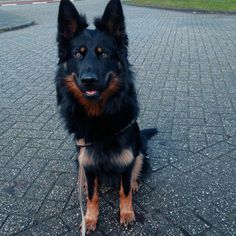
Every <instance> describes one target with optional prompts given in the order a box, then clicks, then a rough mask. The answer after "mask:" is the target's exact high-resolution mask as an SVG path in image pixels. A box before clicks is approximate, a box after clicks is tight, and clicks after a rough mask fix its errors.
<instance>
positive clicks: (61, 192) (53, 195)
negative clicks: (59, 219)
mask: <svg viewBox="0 0 236 236" xmlns="http://www.w3.org/2000/svg"><path fill="white" fill-rule="evenodd" d="M72 190H73V188H72V187H66V186H57V185H55V186H54V187H53V189H52V190H51V192H50V194H49V195H48V197H47V199H49V200H54V201H62V202H63V201H66V199H68V198H69V196H70V195H71V192H72Z"/></svg>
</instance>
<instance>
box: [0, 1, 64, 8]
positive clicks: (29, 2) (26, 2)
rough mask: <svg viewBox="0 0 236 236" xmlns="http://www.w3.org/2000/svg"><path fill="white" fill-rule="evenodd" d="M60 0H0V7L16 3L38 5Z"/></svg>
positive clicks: (15, 4)
mask: <svg viewBox="0 0 236 236" xmlns="http://www.w3.org/2000/svg"><path fill="white" fill-rule="evenodd" d="M59 2H60V0H26V1H18V2H17V1H9V2H4V1H3V2H0V7H10V6H17V5H28V4H32V5H39V4H47V3H59Z"/></svg>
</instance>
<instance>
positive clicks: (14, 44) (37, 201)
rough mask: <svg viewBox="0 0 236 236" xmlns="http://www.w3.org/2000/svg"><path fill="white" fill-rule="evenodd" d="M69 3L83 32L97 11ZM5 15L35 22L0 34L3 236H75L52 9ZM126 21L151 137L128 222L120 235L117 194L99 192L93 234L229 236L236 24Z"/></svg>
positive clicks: (169, 18) (131, 10)
mask: <svg viewBox="0 0 236 236" xmlns="http://www.w3.org/2000/svg"><path fill="white" fill-rule="evenodd" d="M75 4H76V5H77V6H78V8H79V9H81V10H82V12H85V13H86V14H87V16H88V19H89V21H90V22H91V21H92V17H94V16H97V15H98V14H102V12H103V10H104V6H105V4H106V1H105V0H104V1H101V0H93V1H88V0H85V1H78V2H75ZM2 12H4V14H5V13H6V14H9V13H11V14H14V15H15V14H17V15H19V16H21V17H22V18H24V19H28V20H29V21H35V22H36V23H37V24H36V25H34V26H32V27H28V28H24V29H21V30H18V31H11V32H4V33H1V34H0V43H1V48H0V68H1V69H0V77H1V81H0V127H1V128H0V235H12V234H16V235H22V236H25V235H68V236H71V235H78V234H79V224H80V221H81V215H80V209H79V201H78V195H77V185H76V179H77V171H78V168H77V163H76V161H75V160H76V150H75V147H74V144H73V138H72V137H71V136H69V135H68V134H67V133H66V131H65V130H64V124H63V122H62V120H61V119H60V117H59V114H58V113H59V112H58V110H57V106H56V95H55V86H54V75H55V70H56V63H57V60H58V59H57V48H56V39H55V37H56V23H57V22H56V21H57V12H58V3H54V4H48V5H37V6H36V5H35V6H33V5H21V6H11V7H4V8H1V13H2ZM124 12H125V15H126V22H127V32H128V34H129V39H130V62H131V63H132V64H133V65H134V71H135V72H136V74H137V79H136V85H137V91H138V96H139V102H140V108H141V109H140V116H139V119H138V121H139V124H140V127H141V128H146V127H157V129H158V131H159V133H158V134H157V135H156V136H155V137H154V138H153V139H152V140H151V141H150V143H149V155H148V156H149V161H150V165H151V169H150V170H149V174H148V175H147V176H146V178H145V179H144V180H143V181H142V182H141V188H140V191H139V192H138V193H137V194H135V195H134V197H133V199H134V208H135V212H136V218H137V222H136V223H135V224H134V225H133V226H131V227H129V228H128V229H124V228H122V227H121V226H120V225H119V222H118V211H119V198H118V192H114V191H113V190H111V189H107V188H103V189H101V193H100V196H101V198H100V216H99V224H98V228H97V231H96V232H95V233H93V234H92V235H112V236H114V235H139V236H140V235H148V236H149V235H173V236H176V235H178V236H181V235H185V236H186V235H204V236H205V235H206V236H211V235H214V236H218V235H229V236H233V235H235V232H236V221H235V213H236V203H235V199H236V191H235V189H236V184H235V177H236V173H235V169H236V166H235V165H236V93H235V91H236V82H235V81H236V80H235V79H236V52H235V40H236V25H235V20H236V16H235V15H219V14H200V13H197V14H193V13H185V12H175V11H167V10H158V9H150V8H140V7H133V6H124ZM84 200H85V199H83V201H84Z"/></svg>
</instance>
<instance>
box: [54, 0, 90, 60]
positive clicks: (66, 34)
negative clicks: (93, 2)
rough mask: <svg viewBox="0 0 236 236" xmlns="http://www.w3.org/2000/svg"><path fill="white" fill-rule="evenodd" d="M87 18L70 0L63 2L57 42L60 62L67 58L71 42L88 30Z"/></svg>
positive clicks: (59, 14)
mask: <svg viewBox="0 0 236 236" xmlns="http://www.w3.org/2000/svg"><path fill="white" fill-rule="evenodd" d="M87 26H88V24H87V21H86V18H85V17H84V16H81V15H80V14H79V13H78V11H77V10H76V8H75V6H74V5H73V4H72V2H71V1H70V0H61V2H60V6H59V13H58V26H57V29H58V31H57V42H58V53H59V58H60V61H61V60H62V59H63V58H64V57H65V55H64V54H65V49H66V46H67V44H68V43H69V41H70V40H71V39H72V38H73V37H74V36H75V35H76V34H78V33H79V32H81V31H82V30H84V29H85V28H87Z"/></svg>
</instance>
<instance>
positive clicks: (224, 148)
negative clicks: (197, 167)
mask: <svg viewBox="0 0 236 236" xmlns="http://www.w3.org/2000/svg"><path fill="white" fill-rule="evenodd" d="M232 149H234V147H233V146H231V145H229V144H228V143H226V142H220V143H217V144H215V145H213V146H209V147H207V148H206V149H204V150H203V151H201V153H202V154H204V155H206V156H207V157H209V158H210V159H215V158H217V157H219V156H221V155H224V154H226V153H228V152H229V151H230V150H232Z"/></svg>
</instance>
